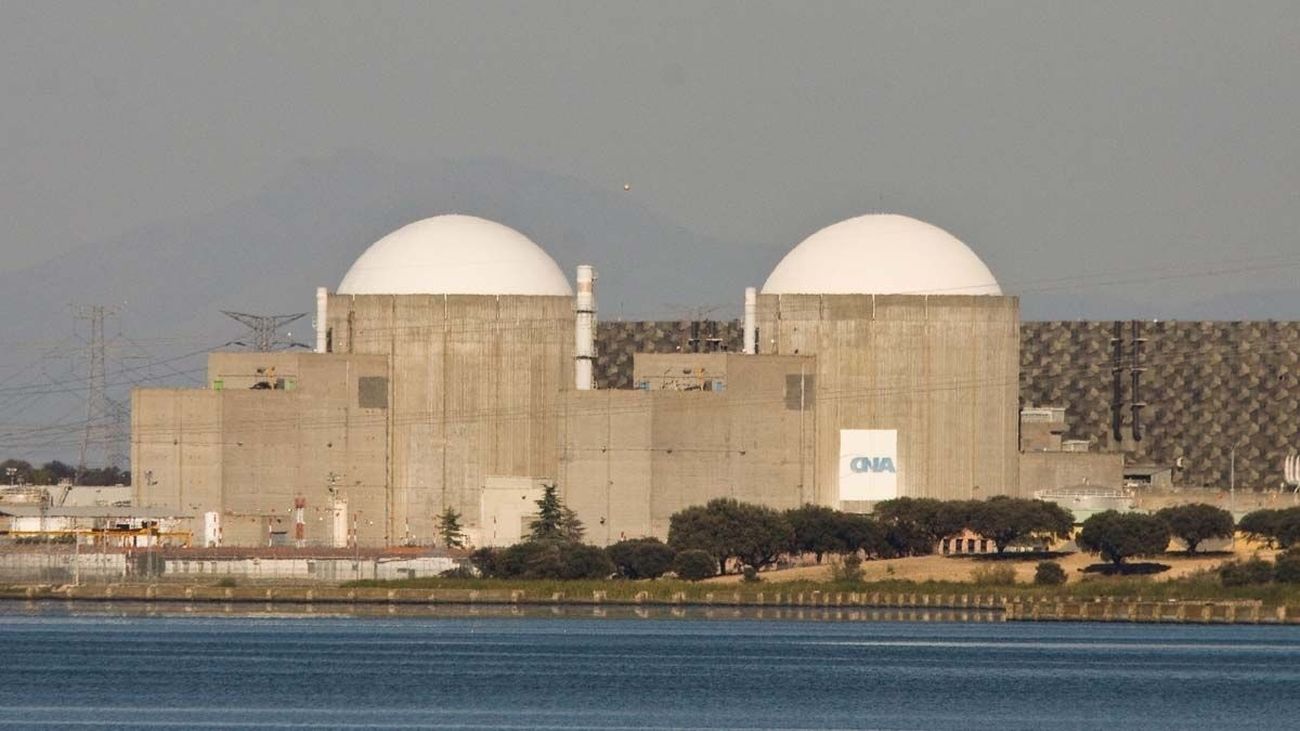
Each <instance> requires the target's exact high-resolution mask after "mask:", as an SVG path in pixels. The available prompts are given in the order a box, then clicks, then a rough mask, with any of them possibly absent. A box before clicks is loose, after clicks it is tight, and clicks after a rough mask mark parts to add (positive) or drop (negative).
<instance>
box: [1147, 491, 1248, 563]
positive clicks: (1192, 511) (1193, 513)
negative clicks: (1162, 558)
mask: <svg viewBox="0 0 1300 731" xmlns="http://www.w3.org/2000/svg"><path fill="white" fill-rule="evenodd" d="M1156 517H1157V518H1159V519H1161V520H1163V521H1164V522H1165V525H1168V526H1169V532H1170V533H1171V534H1172V535H1173V536H1174V537H1175V538H1177V539H1179V540H1181V541H1182V542H1183V543H1185V544H1187V552H1188V553H1196V547H1197V546H1199V545H1200V544H1201V542H1202V541H1205V540H1209V539H1211V538H1231V537H1232V532H1233V530H1234V526H1233V523H1232V513H1229V512H1228V511H1226V510H1223V509H1222V508H1216V507H1214V506H1213V505H1206V504H1204V503H1193V504H1190V505H1173V506H1170V507H1168V508H1164V509H1163V510H1161V511H1159V512H1158V513H1156Z"/></svg>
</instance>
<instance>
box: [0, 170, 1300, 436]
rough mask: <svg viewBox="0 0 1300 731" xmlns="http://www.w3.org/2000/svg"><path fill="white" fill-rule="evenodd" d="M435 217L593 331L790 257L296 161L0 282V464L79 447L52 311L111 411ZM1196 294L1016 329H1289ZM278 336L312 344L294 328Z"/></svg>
mask: <svg viewBox="0 0 1300 731" xmlns="http://www.w3.org/2000/svg"><path fill="white" fill-rule="evenodd" d="M450 212H459V213H471V214H475V215H479V216H483V217H485V218H490V219H493V220H497V221H500V222H503V223H506V224H508V225H510V226H513V227H515V228H517V229H519V230H520V231H522V232H524V233H525V234H526V235H528V236H529V237H531V238H532V239H534V240H535V241H537V242H538V243H540V244H541V245H542V246H543V247H545V248H546V249H547V251H549V252H550V253H551V254H552V256H554V257H555V258H556V260H557V261H559V263H560V265H561V266H562V267H563V268H564V270H565V271H566V272H568V273H569V274H570V276H572V270H573V267H574V266H575V265H576V264H579V263H592V264H595V265H596V267H597V269H598V270H599V272H600V285H599V301H600V307H601V317H602V318H603V319H616V318H620V317H622V318H625V319H651V318H655V319H667V318H678V317H687V316H690V315H692V314H695V313H702V314H704V316H706V317H735V316H737V314H738V312H739V309H740V307H739V305H740V302H741V299H742V289H743V287H745V286H746V285H750V284H761V283H762V281H763V279H764V278H765V276H766V274H767V272H768V271H770V270H771V268H772V267H773V266H774V265H775V264H776V262H777V261H779V260H780V258H781V256H782V255H783V254H784V253H785V251H786V250H787V248H788V247H789V246H791V245H792V243H793V242H787V241H753V242H734V241H719V240H715V239H711V238H708V237H704V236H701V235H698V234H696V233H694V232H692V231H690V230H687V229H685V228H683V227H682V226H680V225H678V224H676V223H675V222H673V221H672V220H670V219H668V218H667V217H665V216H662V215H659V214H657V213H655V212H653V211H650V210H648V209H647V208H645V207H643V206H642V205H640V204H639V202H638V199H637V197H636V191H635V190H632V191H631V192H625V191H624V190H622V189H621V188H619V189H615V190H605V189H599V188H596V187H594V186H592V185H589V184H587V183H584V182H583V181H580V180H576V179H573V178H568V177H563V176H558V175H554V174H550V173H545V172H540V171H536V170H530V169H526V168H522V167H519V166H517V165H514V164H511V163H508V162H504V161H499V160H485V159H469V160H466V159H459V160H449V159H443V160H436V161H432V162H412V161H395V160H390V159H384V158H381V157H378V156H375V155H372V154H369V153H355V152H345V153H340V154H338V155H336V156H334V157H331V158H329V159H324V160H309V161H303V162H301V163H299V164H297V165H296V166H294V167H293V168H292V169H289V170H286V171H285V172H284V174H283V175H282V176H280V178H279V179H277V180H275V181H273V182H272V183H271V184H270V185H267V186H266V187H265V188H264V189H262V190H260V191H257V192H255V193H253V194H251V195H249V196H248V197H246V198H244V199H243V200H240V201H237V202H236V203H233V204H231V205H228V206H225V207H222V208H219V209H216V210H213V211H210V212H208V213H206V214H204V215H200V216H195V217H192V218H186V219H176V220H168V217H167V216H166V215H165V212H160V213H159V215H158V219H159V223H157V224H155V225H151V226H147V227H144V228H141V229H139V230H136V231H133V232H131V233H129V234H127V235H124V236H120V237H116V238H112V239H108V240H105V241H102V242H96V243H94V244H92V245H88V246H84V247H82V248H80V249H78V250H76V251H74V252H72V253H69V254H66V255H62V256H58V257H56V258H53V259H51V260H48V261H46V262H44V263H42V264H39V265H37V266H33V267H30V268H28V269H25V270H21V271H16V272H10V273H6V274H3V275H0V308H2V310H3V312H4V313H5V318H4V325H3V327H0V340H2V341H3V342H4V343H6V344H7V345H8V346H9V347H5V348H2V349H0V414H2V415H0V454H8V453H14V452H15V451H18V452H22V453H24V454H28V455H29V456H32V457H33V458H43V457H45V456H61V457H67V456H69V455H70V454H71V452H70V451H69V445H71V444H74V443H76V442H77V440H78V439H79V434H80V426H79V425H78V423H77V422H78V420H79V419H82V418H84V413H85V409H84V406H83V405H82V404H83V403H84V398H85V381H84V378H83V376H82V375H81V374H83V373H84V365H83V364H80V363H79V362H77V361H73V360H71V359H69V357H68V356H70V355H71V354H73V352H74V348H75V347H76V346H77V345H78V344H79V342H80V341H79V340H78V339H77V338H75V337H70V336H69V333H71V332H73V324H72V322H73V321H72V316H71V311H70V309H69V308H68V307H67V305H68V304H70V303H105V304H115V305H118V306H119V308H120V312H121V316H120V323H119V324H120V327H121V330H122V332H123V334H125V335H126V336H128V337H129V338H130V339H131V342H130V343H119V345H120V347H119V349H118V350H117V351H116V353H115V354H110V363H109V367H108V370H109V378H108V381H109V383H110V386H111V387H112V388H111V389H110V390H111V393H112V395H113V396H114V397H115V398H117V399H118V400H125V394H126V390H127V388H129V386H130V385H131V384H132V383H137V382H139V381H141V380H142V379H149V382H150V383H155V384H167V383H175V384H185V383H191V382H193V378H194V376H193V375H190V376H189V380H188V381H187V379H186V378H185V377H184V376H183V375H181V374H184V373H187V372H198V370H199V369H200V368H201V366H202V364H203V360H202V357H201V356H199V355H194V356H191V357H189V358H185V359H180V360H175V361H170V362H167V363H164V364H161V365H155V363H156V361H159V360H168V359H172V358H176V357H177V356H178V355H181V354H185V353H198V352H202V351H204V350H207V349H210V348H213V347H218V346H221V345H222V344H223V343H227V342H228V341H230V340H232V339H235V338H236V337H238V336H239V335H240V334H241V332H242V328H241V327H240V326H239V325H237V324H235V323H233V322H231V321H229V320H227V319H225V318H224V317H223V316H222V315H221V314H220V310H222V309H229V310H239V311H244V312H252V313H260V314H280V313H289V312H309V311H310V310H311V309H312V308H313V306H314V290H315V287H317V286H319V285H325V286H328V287H330V288H331V289H332V288H333V287H335V286H336V285H337V284H338V282H339V280H340V279H341V278H342V276H343V274H344V272H345V271H347V268H348V266H349V265H350V264H351V262H352V261H353V260H354V259H355V258H356V257H357V256H358V255H359V254H360V253H361V252H362V251H363V250H364V249H365V248H366V247H367V246H368V245H369V244H370V243H372V242H374V241H375V240H377V239H379V238H380V237H382V236H383V235H385V234H386V233H388V232H390V231H392V230H393V229H395V228H397V227H399V226H401V225H403V224H405V223H408V222H410V221H413V220H416V219H419V218H423V217H426V216H431V215H435V214H438V213H450ZM718 215H720V216H722V215H726V212H725V211H719V213H718ZM977 248H978V247H977ZM1031 269H1032V267H1031ZM1196 284H1197V282H1196V281H1195V280H1192V281H1189V282H1188V284H1187V287H1186V289H1185V290H1184V292H1183V296H1181V297H1179V298H1177V301H1171V302H1169V303H1168V306H1167V307H1165V306H1162V305H1160V304H1159V303H1157V302H1154V301H1153V299H1152V297H1151V296H1149V295H1150V293H1149V292H1148V293H1143V292H1142V289H1143V287H1141V286H1140V285H1137V286H1134V287H1132V288H1131V289H1128V290H1125V289H1122V288H1121V289H1101V290H1096V291H1086V290H1085V291H1082V292H1081V291H1064V292H1060V291H1057V292H1047V293H1032V289H1033V288H1032V286H1030V287H1029V288H1028V289H1029V290H1030V291H1031V293H1030V294H1027V295H1026V296H1025V297H1024V300H1023V307H1022V311H1023V314H1024V316H1025V318H1026V319H1081V318H1090V319H1091V318H1096V319H1110V318H1122V319H1127V318H1130V317H1139V318H1152V317H1159V318H1161V319H1171V318H1180V319H1192V318H1206V319H1233V318H1243V317H1251V316H1253V317H1261V316H1272V317H1274V318H1275V319H1285V318H1295V317H1300V296H1297V294H1296V292H1293V291H1277V292H1241V293H1238V294H1232V295H1223V296H1218V297H1215V298H1213V299H1210V300H1206V301H1199V300H1198V299H1197V298H1196V297H1195V295H1194V292H1195V287H1196ZM1015 288H1016V287H1015V286H1014V285H1012V286H1010V287H1009V289H1012V290H1013V291H1014V290H1015ZM1261 313H1270V314H1266V315H1261ZM289 330H290V331H291V332H292V333H293V335H294V337H295V339H298V340H301V341H304V342H310V341H311V339H312V333H311V320H310V315H309V316H308V317H306V318H303V319H302V320H300V321H299V322H298V323H296V324H295V325H293V326H291V327H290V328H289ZM82 332H83V333H84V328H83V329H82ZM125 356H129V358H127V359H126V360H121V358H122V357H125ZM79 368H81V369H82V370H80V371H79V370H78V369H79ZM49 423H58V424H64V425H65V427H63V428H61V429H55V430H54V431H53V432H52V434H53V435H54V436H53V437H51V438H49V439H46V440H44V441H40V440H36V439H34V438H33V437H31V436H30V435H28V434H26V433H25V432H24V429H23V426H24V425H33V424H49ZM56 437H57V438H56Z"/></svg>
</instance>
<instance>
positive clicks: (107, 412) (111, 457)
mask: <svg viewBox="0 0 1300 731" xmlns="http://www.w3.org/2000/svg"><path fill="white" fill-rule="evenodd" d="M116 314H117V308H116V307H110V306H107V305H78V306H75V307H74V308H73V316H74V317H75V318H76V319H77V320H84V321H86V322H88V323H90V333H89V337H88V338H87V339H86V425H85V428H84V429H83V430H82V435H81V450H80V453H79V456H78V458H77V472H76V476H75V478H74V479H73V484H81V483H82V480H83V478H84V477H85V475H86V460H87V458H88V457H90V456H91V455H90V453H91V451H92V449H94V448H95V447H98V448H99V449H100V450H101V461H102V464H103V466H105V467H113V468H118V467H121V466H122V465H123V464H125V463H126V456H125V455H124V454H123V453H122V452H123V446H124V442H125V439H126V423H125V411H124V410H123V409H122V408H121V407H120V405H118V404H115V403H114V402H113V401H112V400H111V399H109V397H108V391H107V389H108V382H107V377H106V371H107V365H106V363H107V361H108V339H107V337H106V336H105V320H106V319H107V318H108V317H110V316H112V315H116Z"/></svg>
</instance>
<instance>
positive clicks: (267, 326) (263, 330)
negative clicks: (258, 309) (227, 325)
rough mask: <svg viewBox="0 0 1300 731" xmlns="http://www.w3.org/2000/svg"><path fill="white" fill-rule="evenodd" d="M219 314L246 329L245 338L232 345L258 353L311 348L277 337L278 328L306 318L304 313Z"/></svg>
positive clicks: (304, 344)
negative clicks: (241, 346)
mask: <svg viewBox="0 0 1300 731" xmlns="http://www.w3.org/2000/svg"><path fill="white" fill-rule="evenodd" d="M221 314H223V315H225V316H226V317H229V318H230V319H232V320H234V321H235V322H238V323H239V324H241V325H243V326H244V327H246V328H248V333H247V336H246V337H245V338H244V339H243V340H236V341H234V343H233V344H234V345H243V346H244V347H246V348H248V349H249V350H256V351H257V352H259V353H267V352H270V351H272V350H284V349H288V348H310V347H311V346H309V345H307V344H306V343H300V342H297V341H295V340H291V339H289V338H282V337H280V335H279V330H280V328H282V327H284V326H285V325H288V324H289V323H291V322H294V321H296V320H298V319H300V318H303V317H306V316H307V313H306V312H299V313H298V314H296V315H250V314H248V313H246V312H231V311H229V310H222V311H221Z"/></svg>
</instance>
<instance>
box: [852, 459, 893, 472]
mask: <svg viewBox="0 0 1300 731" xmlns="http://www.w3.org/2000/svg"><path fill="white" fill-rule="evenodd" d="M849 469H850V470H852V471H854V472H893V473H895V474H897V473H898V469H897V468H896V467H894V459H893V457H854V458H853V459H852V460H850V461H849Z"/></svg>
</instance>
